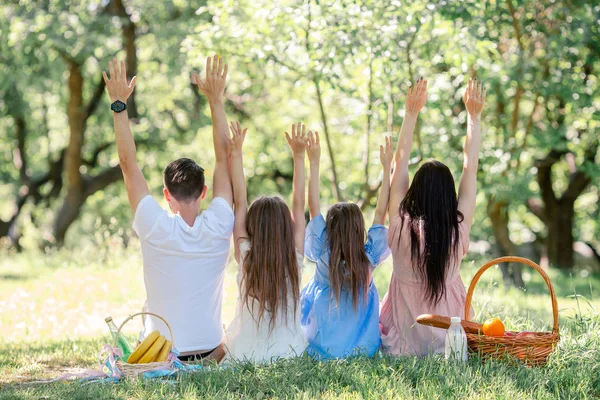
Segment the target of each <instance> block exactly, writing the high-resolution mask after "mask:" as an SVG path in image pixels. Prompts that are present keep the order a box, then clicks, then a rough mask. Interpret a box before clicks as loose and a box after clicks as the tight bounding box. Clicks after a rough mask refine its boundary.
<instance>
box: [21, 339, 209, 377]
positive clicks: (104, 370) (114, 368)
mask: <svg viewBox="0 0 600 400" xmlns="http://www.w3.org/2000/svg"><path fill="white" fill-rule="evenodd" d="M178 356H179V351H177V349H175V348H173V350H171V353H170V354H169V357H168V359H167V361H169V363H168V368H165V367H164V366H163V367H160V369H155V370H150V371H146V372H143V373H140V375H141V376H142V377H143V378H144V379H155V378H164V377H170V376H175V375H177V374H181V373H186V372H195V371H199V370H202V369H204V367H203V366H202V365H194V364H184V363H182V362H181V361H180V360H179V358H177V357H178ZM120 357H123V353H122V352H121V350H120V349H119V348H116V347H113V346H111V345H108V344H106V345H104V347H103V348H102V349H101V350H100V352H99V353H98V368H97V369H86V370H84V371H82V372H78V373H67V374H63V375H61V376H59V377H57V378H54V379H49V380H41V381H34V382H31V383H52V382H60V381H75V380H77V381H79V382H87V383H93V382H100V383H118V382H119V381H121V380H122V379H123V378H124V376H123V374H122V372H121V371H120V370H119V367H118V365H117V360H118V359H119V358H120Z"/></svg>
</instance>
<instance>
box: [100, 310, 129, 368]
mask: <svg viewBox="0 0 600 400" xmlns="http://www.w3.org/2000/svg"><path fill="white" fill-rule="evenodd" d="M104 320H105V321H106V324H107V325H108V329H110V334H111V336H112V337H113V339H115V338H116V339H117V347H119V349H121V351H122V352H123V360H127V359H128V358H129V355H130V354H131V353H133V348H132V347H131V345H130V344H129V342H128V341H127V339H125V336H123V334H122V333H120V332H119V328H117V325H115V322H114V321H113V319H112V317H106V318H105V319H104ZM117 334H118V335H119V336H117Z"/></svg>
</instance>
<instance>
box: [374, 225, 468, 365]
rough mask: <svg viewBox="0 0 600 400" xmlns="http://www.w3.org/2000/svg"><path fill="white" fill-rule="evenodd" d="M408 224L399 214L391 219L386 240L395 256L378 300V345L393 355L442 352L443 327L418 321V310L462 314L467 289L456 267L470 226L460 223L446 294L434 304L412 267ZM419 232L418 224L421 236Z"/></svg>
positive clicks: (458, 268)
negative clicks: (384, 293)
mask: <svg viewBox="0 0 600 400" xmlns="http://www.w3.org/2000/svg"><path fill="white" fill-rule="evenodd" d="M409 227H410V221H409V220H406V221H404V226H402V219H401V218H400V217H399V216H398V217H395V218H394V219H393V220H392V221H391V222H390V230H389V235H388V242H389V245H390V248H391V250H392V257H393V259H394V271H393V273H392V278H391V280H390V287H389V290H388V292H387V294H386V295H385V297H384V299H383V302H382V304H381V311H380V317H379V321H380V327H381V347H382V350H383V352H384V353H387V354H393V355H417V356H423V355H427V354H434V353H443V352H444V349H445V337H446V330H444V329H440V328H433V327H430V326H424V325H420V324H418V323H417V322H416V318H417V317H418V316H419V315H421V314H438V315H444V316H447V317H462V318H464V312H465V311H464V309H465V300H466V296H467V293H466V290H465V286H464V285H463V282H462V279H461V278H460V275H459V270H460V262H461V259H462V258H463V256H464V255H465V254H466V253H467V251H468V249H469V227H467V226H465V224H464V223H460V224H459V244H458V252H459V254H457V255H456V256H455V257H454V259H453V260H452V265H451V268H450V269H449V271H448V276H447V277H446V298H442V299H441V300H440V302H439V303H438V304H437V305H435V306H432V305H430V304H429V302H428V301H427V300H426V297H425V295H426V284H425V282H423V281H422V279H421V278H420V276H419V274H418V272H417V271H415V270H414V269H413V264H412V262H411V255H410V228H409ZM401 230H402V235H400V231H401ZM422 232H423V231H422V227H421V238H423V234H422ZM400 238H401V240H400ZM471 313H473V310H471Z"/></svg>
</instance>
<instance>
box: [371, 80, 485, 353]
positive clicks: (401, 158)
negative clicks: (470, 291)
mask: <svg viewBox="0 0 600 400" xmlns="http://www.w3.org/2000/svg"><path fill="white" fill-rule="evenodd" d="M426 89H427V81H426V80H423V79H420V80H419V81H417V83H416V84H415V86H414V88H412V90H410V89H409V92H408V94H407V97H406V114H405V118H404V121H403V123H402V128H401V129H400V138H399V140H398V148H397V150H396V166H395V168H394V175H393V177H392V183H391V192H390V204H389V211H390V229H389V236H388V241H389V246H390V248H391V250H392V257H393V259H394V271H393V273H392V277H391V280H390V287H389V290H388V293H387V295H386V296H385V298H384V299H383V303H382V305H381V313H380V326H381V340H382V344H381V346H382V349H383V351H384V352H385V353H388V354H394V355H401V354H408V355H418V356H421V355H427V354H433V353H443V352H444V339H445V333H446V332H445V330H443V329H439V328H432V327H428V326H423V325H419V324H417V323H416V318H417V316H419V315H421V314H440V315H445V316H448V317H453V316H461V317H462V316H463V313H464V305H465V298H466V291H465V286H464V285H463V282H462V280H461V278H460V275H459V269H460V263H461V259H462V258H463V256H464V255H465V254H466V253H467V250H468V248H469V231H470V229H471V224H472V223H473V214H474V210H475V195H476V192H477V166H478V163H479V147H480V142H481V140H480V136H481V135H480V132H481V125H480V119H481V111H482V109H483V103H484V100H485V89H483V86H482V84H481V83H478V82H477V81H476V80H470V81H469V84H468V87H467V89H466V92H465V96H464V102H465V106H466V108H467V112H468V115H469V119H468V129H467V139H466V143H465V153H464V154H465V155H464V166H463V173H462V177H461V179H460V184H459V188H458V196H457V194H456V189H455V185H454V179H453V177H452V173H451V172H450V170H449V169H448V167H447V166H446V165H444V164H443V163H441V162H439V161H429V162H426V163H424V164H423V165H422V166H421V167H420V168H419V170H418V171H417V173H416V174H415V176H414V178H413V181H412V184H411V185H410V186H409V177H408V160H409V157H410V151H411V147H412V139H413V132H414V129H415V125H416V122H417V116H418V114H419V111H420V110H421V108H422V107H423V106H424V105H425V101H426V99H427V95H426Z"/></svg>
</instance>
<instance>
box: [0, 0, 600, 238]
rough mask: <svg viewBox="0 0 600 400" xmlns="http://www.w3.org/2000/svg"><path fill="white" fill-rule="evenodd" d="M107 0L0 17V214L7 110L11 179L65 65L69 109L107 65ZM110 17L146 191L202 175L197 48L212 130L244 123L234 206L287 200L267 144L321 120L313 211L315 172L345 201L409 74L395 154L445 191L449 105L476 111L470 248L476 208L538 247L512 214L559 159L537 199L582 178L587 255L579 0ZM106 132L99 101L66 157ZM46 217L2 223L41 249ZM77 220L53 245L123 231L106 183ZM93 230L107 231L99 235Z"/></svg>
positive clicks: (52, 151)
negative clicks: (433, 169) (407, 137)
mask: <svg viewBox="0 0 600 400" xmlns="http://www.w3.org/2000/svg"><path fill="white" fill-rule="evenodd" d="M113 1H114V0H112V1H111V2H102V3H98V4H92V5H89V4H87V3H86V2H68V1H56V2H48V3H43V4H41V5H40V4H39V3H38V2H32V1H24V2H21V3H20V4H19V6H17V5H15V4H4V5H2V6H1V8H0V9H1V11H2V13H3V14H4V15H5V16H6V17H7V18H3V19H2V21H1V22H0V31H1V32H2V33H5V34H6V35H3V36H5V37H7V38H8V40H5V41H2V43H1V44H0V50H2V51H1V52H0V53H1V55H0V58H1V60H2V63H0V64H1V65H2V66H1V67H0V105H1V106H2V107H0V110H1V111H0V143H2V144H1V145H0V160H1V162H0V193H2V194H3V196H2V202H0V219H4V220H6V219H8V218H9V217H10V215H11V213H12V210H13V205H12V204H13V202H14V195H10V194H11V193H17V192H18V189H19V187H20V186H21V185H22V182H21V178H20V176H19V170H18V168H16V165H15V156H14V154H15V152H14V150H15V148H16V147H17V141H16V136H15V135H16V133H15V132H16V126H15V119H14V115H21V114H22V115H24V117H25V121H26V123H27V126H28V127H29V131H30V132H29V135H28V138H27V143H26V150H27V155H28V168H29V170H30V175H31V176H39V175H40V174H42V173H43V171H44V170H45V169H46V168H47V162H48V160H56V159H57V158H58V156H59V152H60V151H61V149H62V148H64V146H65V145H66V143H67V141H68V137H69V136H68V119H67V116H66V104H67V100H68V90H67V88H66V78H67V71H66V69H67V64H66V62H65V60H66V59H76V60H80V61H82V60H85V63H84V67H83V68H84V78H85V87H84V98H85V99H89V98H90V97H91V96H92V94H93V90H94V87H95V85H96V82H98V81H99V79H100V72H101V70H102V69H103V68H105V67H106V64H107V61H108V59H110V58H112V57H113V56H115V55H116V56H120V57H122V56H123V54H124V53H123V51H122V46H123V41H122V38H121V27H122V26H123V23H124V19H123V17H119V16H115V15H113V14H111V13H110V12H107V11H106V10H105V9H104V7H105V6H106V5H107V4H109V3H111V4H112V2H113ZM125 5H126V7H127V10H128V12H129V13H130V19H131V21H132V22H134V23H135V24H136V33H137V38H136V46H137V49H138V50H137V57H138V72H137V75H138V85H137V88H136V96H137V97H136V101H137V104H138V108H139V111H140V119H139V121H138V124H137V125H136V126H135V127H134V133H135V134H136V139H137V140H138V141H140V143H141V144H140V146H139V157H138V159H139V162H140V164H141V166H142V168H143V171H144V173H145V175H146V177H147V178H148V179H149V181H150V186H151V189H152V190H153V193H155V195H159V189H160V187H161V177H160V172H161V169H162V168H163V166H164V165H165V164H166V163H167V162H168V161H170V160H172V159H173V158H175V157H179V156H184V155H185V156H192V157H193V158H195V159H197V160H199V162H200V163H201V164H202V165H203V166H205V167H206V169H207V171H208V172H209V174H210V172H211V165H212V161H213V155H212V151H211V146H210V145H209V143H210V130H209V128H208V126H207V125H209V123H210V119H209V114H208V110H207V107H206V104H205V102H204V99H203V97H202V96H201V95H199V94H198V93H197V91H195V89H194V88H193V87H192V86H191V85H190V75H191V73H192V72H193V71H202V70H203V66H204V59H205V57H206V56H207V55H210V54H213V53H215V52H217V53H219V54H221V55H222V56H223V57H224V58H225V59H226V61H227V62H228V63H229V65H230V79H229V85H228V88H227V93H228V102H227V107H228V113H229V116H230V119H241V120H242V123H243V124H245V125H248V126H249V127H250V133H249V139H248V141H247V145H246V148H245V151H246V153H247V156H246V158H245V161H246V173H247V176H248V190H249V197H250V199H252V198H254V197H256V196H258V195H261V194H269V193H282V194H284V195H285V196H287V195H288V194H289V192H290V189H291V170H292V163H291V160H290V155H289V151H288V149H287V147H286V144H285V141H284V140H283V132H284V131H285V130H286V129H288V128H289V126H290V125H291V124H292V123H293V122H295V121H298V120H302V121H304V122H305V123H307V124H308V125H309V126H311V127H312V128H314V129H317V130H319V131H320V132H321V133H322V134H323V130H324V121H325V118H326V120H327V125H328V130H329V136H330V142H331V147H332V153H333V155H332V157H330V156H329V154H328V153H327V150H325V151H324V153H323V158H324V160H323V177H322V179H323V183H324V185H322V188H323V193H322V195H323V197H324V198H325V199H326V200H328V201H325V202H324V203H326V204H327V203H329V204H331V203H332V202H334V201H336V199H335V196H334V194H335V190H334V188H333V185H332V184H331V182H332V178H333V177H332V168H333V163H332V161H335V167H336V170H337V174H338V185H339V187H340V189H341V197H342V198H343V199H347V200H350V201H359V200H361V199H363V198H364V197H365V194H366V193H365V190H366V188H367V187H368V186H372V185H375V184H376V183H377V182H378V180H379V177H380V173H381V172H380V166H379V163H378V154H377V152H378V146H379V144H380V143H381V142H382V140H383V136H384V135H385V134H392V133H394V132H397V131H398V129H399V126H400V124H401V122H402V117H403V101H404V93H405V91H406V89H407V87H408V84H409V83H410V82H411V81H414V80H416V79H417V78H418V77H419V76H425V77H427V78H428V79H429V82H430V84H429V87H430V89H429V93H428V103H427V106H426V109H425V110H424V112H423V113H422V116H421V118H420V122H419V126H418V132H417V134H416V137H415V146H414V147H415V150H414V153H413V157H414V158H415V159H419V158H424V159H427V158H436V159H439V160H441V161H443V162H445V163H446V164H448V165H449V167H450V168H451V169H452V171H454V174H455V177H456V178H457V179H458V177H459V176H460V172H461V167H462V144H463V138H464V136H465V132H466V112H465V110H464V106H463V104H462V93H463V89H464V83H465V82H466V81H467V80H468V78H469V77H471V76H475V77H477V78H478V79H481V80H483V81H484V82H485V84H486V87H487V88H488V98H487V107H486V110H485V113H484V122H483V127H484V130H483V135H484V138H483V143H482V150H481V163H480V166H481V168H480V173H479V182H480V188H481V192H480V195H479V196H478V208H477V212H476V223H475V225H474V229H473V236H474V238H478V239H485V240H488V239H489V237H490V234H491V230H490V221H489V220H488V218H487V216H486V214H485V211H484V210H485V204H486V203H487V201H488V199H489V198H490V197H491V196H494V198H495V199H498V200H501V201H503V200H508V201H509V210H510V220H511V237H512V238H513V240H515V241H516V242H517V243H521V242H526V241H531V240H533V238H535V237H540V238H543V237H544V236H545V229H546V227H545V223H544V222H542V221H540V220H538V219H537V217H535V216H533V215H532V214H531V213H530V212H529V211H528V209H527V208H526V207H524V206H523V205H524V204H525V203H526V202H527V201H528V200H529V199H534V200H535V199H539V198H540V188H539V187H538V183H537V181H536V176H537V175H536V174H537V167H536V161H537V160H539V159H543V158H544V157H545V156H546V155H547V154H548V152H549V151H551V150H564V151H568V152H569V153H570V157H571V158H570V159H569V160H570V161H568V160H567V159H566V158H563V159H561V161H560V162H558V163H557V164H556V166H555V167H554V175H553V188H554V191H555V192H556V195H557V196H560V195H561V193H562V192H563V191H564V190H565V189H566V188H567V187H568V185H569V182H570V181H571V170H572V169H573V167H575V168H576V169H577V170H579V171H583V172H584V173H586V174H587V176H589V177H591V179H592V180H591V184H590V185H589V187H588V189H587V190H586V191H585V193H584V194H583V195H582V197H581V199H580V200H578V202H577V203H576V211H577V213H576V221H575V227H574V234H575V238H576V239H578V240H584V241H588V242H592V243H593V244H595V245H597V244H598V240H597V237H598V235H599V234H600V223H598V221H599V220H598V218H597V217H598V212H599V211H598V203H599V202H598V183H599V180H600V166H599V164H598V163H597V162H595V158H593V157H592V158H591V160H590V159H589V158H587V159H586V157H585V153H586V150H588V149H590V148H592V147H593V144H594V141H595V140H597V131H598V129H599V126H600V123H599V121H600V119H599V117H598V115H600V113H599V112H598V110H599V109H600V103H598V98H600V96H599V92H598V90H599V89H598V88H599V87H600V85H598V68H600V61H599V60H600V58H599V57H598V55H599V54H600V53H599V48H600V45H599V44H598V43H600V33H599V28H598V26H599V24H598V21H599V20H600V10H599V8H598V6H596V5H594V3H589V2H586V1H568V2H567V1H556V2H550V3H547V4H546V3H544V2H538V1H534V0H519V1H516V0H512V1H507V2H500V1H491V2H479V1H446V2H441V3H431V2H430V3H418V2H399V1H380V0H369V1H361V2H349V1H343V0H336V1H330V2H320V1H308V2H304V3H298V2H294V1H283V2H278V3H273V2H271V1H266V0H258V1H238V2H220V1H210V2H206V3H204V2H201V3H200V4H198V3H197V2H189V1H185V0H179V1H169V2H145V1H138V0H130V1H125ZM319 102H321V103H322V105H323V113H322V112H321V109H320V105H319ZM112 135H113V134H112V124H111V121H110V112H109V111H108V99H107V98H106V96H104V97H103V98H102V100H101V105H100V107H99V111H98V112H97V113H95V114H94V115H93V116H92V117H91V118H90V119H89V121H88V123H87V133H86V138H85V144H84V151H83V153H84V154H83V156H84V158H90V157H91V156H92V155H93V153H94V149H96V148H97V146H99V145H102V144H103V143H106V142H109V143H110V142H111V141H112V140H113V136H112ZM367 135H368V138H366V136H367ZM394 136H396V134H394ZM366 144H368V148H367V146H366ZM115 153H116V152H115V151H114V147H112V146H111V147H108V148H107V149H106V150H105V151H103V152H101V153H100V154H99V158H98V164H97V166H95V167H87V166H84V167H83V168H84V169H85V170H86V171H85V172H88V173H92V174H93V173H95V172H97V171H99V170H101V169H102V168H105V167H107V166H110V165H114V164H115V163H116V162H117V159H116V154H115ZM332 158H333V160H332ZM44 191H46V192H47V191H48V189H47V188H42V192H44ZM5 193H6V195H4V194H5ZM374 203H375V199H371V206H373V205H374ZM56 207H57V203H56V202H55V201H52V202H50V203H49V204H48V205H47V207H43V208H42V209H40V208H39V207H33V206H32V205H30V206H28V207H27V208H25V212H24V216H23V217H21V218H20V220H19V221H20V222H19V226H20V227H21V230H23V231H24V232H26V233H27V235H26V237H27V238H29V242H28V243H27V245H32V244H35V243H38V242H39V239H40V238H44V237H47V236H48V232H47V228H48V226H49V224H50V221H51V219H52V216H53V211H52V210H54V209H56ZM82 216H83V217H82V218H81V219H80V221H79V222H78V224H77V225H76V226H75V228H74V230H73V231H72V233H71V240H70V242H71V244H76V243H77V241H78V240H79V239H77V238H80V237H85V236H87V235H90V234H92V233H93V232H94V231H95V230H96V229H97V226H96V223H97V221H101V222H100V225H101V226H102V227H104V228H106V229H109V230H111V232H122V234H124V235H126V236H129V235H131V231H130V229H129V220H130V219H129V216H130V212H129V210H128V207H127V201H126V199H125V193H124V190H123V187H122V185H121V184H117V185H112V186H110V187H108V188H107V189H106V190H105V191H104V192H99V193H97V194H96V195H94V196H93V197H92V198H90V199H89V201H88V203H87V204H86V206H85V208H84V210H83V212H82ZM111 217H115V218H116V220H117V225H118V227H117V228H110V227H108V226H109V225H110V224H111V223H110V221H111ZM107 221H108V222H107ZM119 235H121V234H119Z"/></svg>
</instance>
